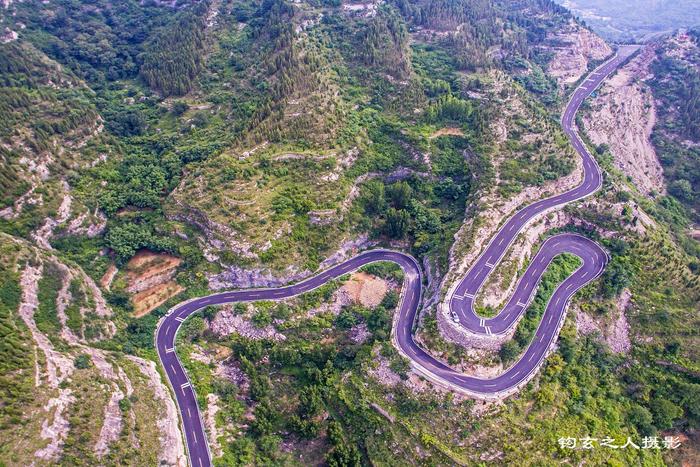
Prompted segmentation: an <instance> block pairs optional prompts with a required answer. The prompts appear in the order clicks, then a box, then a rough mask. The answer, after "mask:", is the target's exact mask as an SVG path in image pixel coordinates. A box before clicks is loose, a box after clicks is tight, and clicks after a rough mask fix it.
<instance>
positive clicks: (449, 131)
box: [429, 127, 464, 139]
mask: <svg viewBox="0 0 700 467" xmlns="http://www.w3.org/2000/svg"><path fill="white" fill-rule="evenodd" d="M440 136H464V132H463V131H462V130H460V129H459V128H452V127H445V128H440V129H439V130H438V131H436V132H435V133H433V134H432V135H430V136H429V139H434V138H438V137H440Z"/></svg>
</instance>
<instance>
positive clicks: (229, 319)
mask: <svg viewBox="0 0 700 467" xmlns="http://www.w3.org/2000/svg"><path fill="white" fill-rule="evenodd" d="M221 308H222V309H221V311H219V312H218V313H217V314H216V317H215V318H214V320H212V322H211V327H210V328H211V331H212V332H213V333H214V334H217V335H220V336H228V335H229V334H232V333H234V332H235V333H236V334H240V335H241V336H243V337H247V338H248V339H271V340H275V341H282V340H285V339H286V336H285V335H284V334H280V333H279V332H277V330H276V329H275V328H274V326H272V325H268V326H265V327H261V328H259V327H256V326H255V325H254V324H253V323H252V322H251V320H250V317H249V316H248V313H246V314H237V313H236V312H235V311H234V309H233V306H232V305H223V306H222V307H221ZM249 308H250V307H249Z"/></svg>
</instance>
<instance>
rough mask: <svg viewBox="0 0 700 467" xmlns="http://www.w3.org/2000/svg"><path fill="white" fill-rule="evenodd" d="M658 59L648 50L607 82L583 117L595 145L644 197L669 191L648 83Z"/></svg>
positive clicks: (651, 48)
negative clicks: (655, 140) (659, 154)
mask: <svg viewBox="0 0 700 467" xmlns="http://www.w3.org/2000/svg"><path fill="white" fill-rule="evenodd" d="M655 57H656V52H655V49H654V46H653V45H649V46H646V47H645V48H644V49H643V50H642V51H641V52H640V53H639V55H637V56H636V57H635V58H633V59H632V60H630V62H629V63H628V64H626V65H625V66H624V67H622V68H621V69H620V70H619V71H618V72H617V73H616V74H615V75H614V76H613V77H611V78H610V79H608V80H606V82H605V84H603V86H602V87H601V88H600V90H599V91H598V93H597V95H596V96H595V97H593V98H592V100H591V101H590V103H591V111H590V112H587V113H586V114H585V115H584V117H583V121H584V126H585V130H586V133H587V135H588V137H589V138H590V139H591V141H592V142H593V143H594V144H597V145H600V144H606V145H607V146H608V147H609V148H610V152H611V153H612V155H613V157H614V164H615V167H617V168H618V169H619V170H621V171H622V172H623V173H624V174H625V175H628V176H629V177H631V179H632V181H633V182H634V185H635V186H636V187H637V189H638V190H639V191H640V192H641V193H644V194H650V193H653V192H656V193H663V192H664V191H665V188H664V179H663V170H662V168H661V164H660V163H659V159H658V157H657V155H656V151H655V149H654V145H653V144H652V142H651V133H652V131H653V129H654V124H655V123H656V106H655V103H654V98H653V96H652V93H651V89H650V88H649V86H648V85H647V84H646V82H645V80H647V79H649V78H651V76H652V75H651V73H650V70H649V65H650V64H651V63H652V62H653V61H654V58H655Z"/></svg>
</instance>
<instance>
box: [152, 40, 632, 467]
mask: <svg viewBox="0 0 700 467" xmlns="http://www.w3.org/2000/svg"><path fill="white" fill-rule="evenodd" d="M636 49H637V47H636V46H625V47H621V48H620V50H619V51H618V53H617V55H616V56H615V57H613V58H611V59H610V60H609V61H607V62H605V63H604V64H602V65H601V66H600V67H598V68H597V69H596V70H594V71H593V72H592V73H591V74H590V75H589V76H588V77H587V78H586V79H585V81H583V82H582V83H581V85H580V86H579V87H578V89H577V90H576V91H575V92H574V93H573V95H572V97H571V100H570V102H569V104H568V105H567V107H566V109H565V111H564V115H563V116H562V121H561V124H562V127H563V129H564V131H565V132H566V134H567V136H568V137H569V140H570V141H571V143H572V144H573V146H574V148H575V149H576V151H577V152H578V154H579V155H580V156H581V158H582V159H583V169H584V177H583V181H582V182H581V184H580V185H579V186H577V187H576V188H574V189H572V190H570V191H568V192H566V193H562V194H560V195H557V196H553V197H551V198H547V199H544V200H540V201H537V202H535V203H533V204H530V205H529V206H527V207H525V208H523V209H521V210H520V211H518V212H517V213H515V214H514V215H513V216H512V217H511V218H509V219H508V221H507V222H505V224H504V225H503V227H501V229H500V230H499V231H498V233H497V234H496V235H495V236H494V237H493V238H492V239H491V242H490V243H489V245H488V246H487V247H486V249H485V250H484V251H483V252H482V254H481V255H480V256H479V258H478V259H477V260H476V262H475V263H474V264H473V265H472V267H471V269H470V270H469V271H468V273H467V274H466V275H465V277H464V278H463V279H462V280H461V281H460V282H459V284H458V285H457V287H456V288H454V289H453V290H452V292H451V294H450V296H449V298H448V300H449V306H450V313H451V314H452V317H453V319H455V320H459V324H460V325H461V326H464V327H465V328H466V329H468V330H469V331H470V332H472V333H476V334H485V335H494V334H501V333H505V332H508V330H509V329H510V328H511V327H512V326H514V325H515V324H516V323H517V321H518V318H519V317H520V316H521V315H522V314H523V313H524V311H525V310H526V309H527V305H528V304H529V301H530V300H531V298H532V297H533V295H534V292H535V290H536V288H537V284H538V283H539V280H540V278H541V277H542V274H544V271H545V269H546V268H547V265H548V264H549V263H550V261H551V260H552V259H553V258H554V257H555V256H557V255H558V254H561V253H571V254H574V255H576V256H578V257H579V258H581V260H582V265H581V267H579V268H578V269H577V270H576V271H575V272H574V273H573V274H571V275H570V276H569V277H568V278H567V279H566V280H564V282H562V283H561V284H560V285H559V287H557V289H556V290H555V291H554V293H553V295H552V297H551V299H550V301H549V303H548V304H547V307H546V309H545V312H544V315H543V317H542V321H541V322H540V324H539V327H538V328H537V330H536V331H535V335H534V337H533V339H532V342H531V344H530V346H529V347H528V348H527V350H526V351H525V354H524V355H523V356H522V358H521V359H520V360H518V361H517V362H516V363H515V364H514V365H513V366H511V367H510V368H509V369H508V370H507V371H505V372H504V373H502V374H501V375H499V376H497V377H496V378H493V379H480V378H476V377H473V376H467V375H464V374H461V373H459V372H457V371H455V370H453V369H451V368H450V367H448V366H447V365H445V364H444V363H442V362H440V361H438V360H436V359H435V358H433V357H432V356H430V355H428V353H426V352H425V351H424V350H423V349H422V348H420V347H419V346H418V345H417V344H416V343H415V341H414V340H413V332H412V331H413V324H414V322H415V318H416V315H417V313H418V309H419V306H420V302H421V292H422V276H421V269H420V266H419V265H418V263H417V262H416V260H415V259H414V258H413V257H412V256H410V255H408V254H405V253H401V252H397V251H390V250H370V251H366V252H363V253H360V254H359V255H357V256H355V257H353V258H351V259H349V260H347V261H345V262H344V263H341V264H338V265H336V266H334V267H332V268H330V269H328V270H326V271H324V272H322V273H320V274H318V275H316V276H313V277H311V278H309V279H306V280H304V281H302V282H299V283H297V284H293V285H289V286H285V287H278V288H271V289H244V290H235V291H230V292H222V293H217V294H213V295H208V296H206V297H201V298H197V299H194V300H189V301H186V302H183V303H181V304H179V305H178V306H176V307H174V308H173V309H171V310H170V312H169V313H168V314H167V315H166V316H165V317H164V318H163V319H162V320H161V321H160V323H159V325H158V329H157V330H156V336H155V342H156V349H157V351H158V356H159V357H160V360H161V362H162V364H163V368H164V369H165V374H166V376H167V378H168V380H169V383H170V385H171V387H172V389H173V391H174V393H175V398H176V401H177V404H178V407H179V409H180V415H181V417H182V427H183V430H184V434H185V440H186V445H187V450H188V455H189V459H190V463H191V464H192V465H193V466H196V467H205V466H210V465H211V457H210V452H209V446H208V443H207V438H206V434H205V432H204V425H203V423H202V417H201V415H200V411H199V407H198V405H197V399H196V395H195V392H194V388H193V387H192V384H191V382H190V380H189V378H188V377H187V374H186V373H185V370H184V369H183V367H182V365H181V364H180V361H179V360H178V357H177V354H176V352H175V339H176V334H177V331H178V329H179V328H180V326H181V325H182V323H183V322H184V321H185V320H186V319H187V317H188V316H190V315H192V314H193V313H195V312H197V311H198V310H200V309H202V308H204V307H207V306H210V305H220V304H223V303H233V302H244V301H256V300H279V299H282V298H287V297H292V296H295V295H299V294H301V293H304V292H308V291H310V290H313V289H315V288H316V287H319V286H321V285H323V284H325V283H326V282H328V281H329V280H331V279H333V278H336V277H339V276H342V275H343V274H346V273H348V272H351V271H354V270H356V269H358V268H360V267H362V266H364V265H366V264H369V263H372V262H376V261H392V262H395V263H397V264H398V265H399V266H400V267H401V268H402V269H403V271H404V274H405V280H404V287H403V291H402V298H401V301H400V303H399V306H398V310H397V315H396V317H395V319H394V328H393V331H392V339H393V342H394V344H395V345H396V346H397V347H398V349H399V351H400V352H401V353H402V354H403V355H404V356H406V357H408V358H409V359H410V360H411V362H412V365H413V367H414V369H416V370H417V371H419V372H420V373H421V374H423V375H424V376H426V377H427V378H429V379H431V380H432V381H435V382H437V383H440V384H443V385H446V386H448V387H450V388H452V389H454V390H456V391H463V392H465V393H468V394H471V395H474V396H476V397H479V396H481V397H494V396H498V395H499V394H505V393H509V392H512V391H513V390H517V388H518V387H519V386H520V385H521V384H524V383H525V382H527V381H528V380H529V378H530V377H531V376H532V375H533V374H534V373H535V372H536V371H537V369H538V368H539V365H540V363H541V362H542V361H543V360H544V358H545V357H546V355H547V352H548V350H549V349H550V347H551V344H552V343H553V342H554V341H555V340H556V338H557V336H558V333H559V329H560V327H561V325H562V323H563V319H564V316H565V310H566V306H567V304H568V301H569V299H570V298H571V297H572V296H573V295H574V294H575V293H576V291H577V290H579V289H580V288H582V287H583V286H585V285H586V284H587V283H589V282H590V281H592V280H593V279H595V278H596V277H598V276H599V275H600V274H601V273H602V272H603V270H604V268H605V265H606V263H607V260H608V255H607V253H606V252H605V251H604V250H603V249H602V248H601V247H600V246H599V245H598V244H596V243H595V242H593V241H591V240H589V239H587V238H585V237H582V236H580V235H576V234H569V233H567V234H560V235H555V236H553V237H550V238H548V239H547V240H546V241H545V242H544V243H543V244H542V247H541V248H540V249H539V251H538V253H537V254H536V255H535V257H534V258H533V259H532V261H531V262H530V265H529V266H528V268H527V270H526V271H525V273H524V274H523V276H522V277H521V278H520V280H519V281H518V284H517V287H516V289H515V292H514V293H513V295H512V297H511V299H510V300H509V302H508V303H507V304H506V305H505V307H504V308H503V310H501V312H500V313H499V314H498V315H497V316H495V317H493V318H489V319H484V318H481V317H479V316H478V315H477V314H476V313H475V312H474V308H473V303H474V297H475V296H476V294H477V293H478V292H479V289H480V288H481V287H482V286H483V284H484V282H485V280H486V278H487V277H488V275H489V274H490V273H491V271H492V270H493V269H494V267H495V266H496V265H497V264H498V262H499V261H500V259H501V257H502V256H503V254H504V253H505V252H506V250H507V249H508V247H509V246H510V244H511V243H512V241H513V240H514V239H515V237H516V236H517V235H518V233H519V232H520V231H521V230H522V229H523V227H524V226H525V225H526V224H527V223H528V222H529V221H530V220H532V218H533V217H534V216H537V215H538V214H541V213H543V212H545V211H548V210H551V209H554V208H556V207H559V206H561V205H563V204H566V203H569V202H572V201H575V200H577V199H581V198H584V197H586V196H588V195H590V194H592V193H594V192H595V191H596V190H598V188H599V187H600V185H601V182H602V175H601V172H600V169H599V167H598V165H597V164H596V162H595V159H594V158H593V157H592V156H591V154H590V153H589V152H588V151H587V150H586V148H585V146H584V144H583V142H582V141H581V139H580V138H579V137H578V135H577V134H576V132H575V130H574V125H573V120H574V116H575V114H576V111H577V110H578V108H579V106H580V105H581V102H583V100H584V99H585V98H586V97H588V96H589V95H590V94H591V93H592V92H593V91H594V90H595V89H596V88H597V87H598V85H599V84H600V83H601V82H602V81H603V79H605V77H606V76H607V75H609V74H610V73H611V72H612V71H613V70H614V69H616V68H617V67H618V66H619V65H620V64H621V63H622V62H623V61H624V60H626V59H627V57H629V56H630V55H631V54H632V53H633V52H634V51H635V50H636Z"/></svg>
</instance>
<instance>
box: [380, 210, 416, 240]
mask: <svg viewBox="0 0 700 467" xmlns="http://www.w3.org/2000/svg"><path fill="white" fill-rule="evenodd" d="M409 220H410V217H409V215H408V212H406V211H404V210H403V209H394V208H389V209H388V210H387V212H386V224H385V225H384V233H386V234H387V235H388V236H389V237H391V238H404V237H405V236H406V233H408V226H409Z"/></svg>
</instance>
